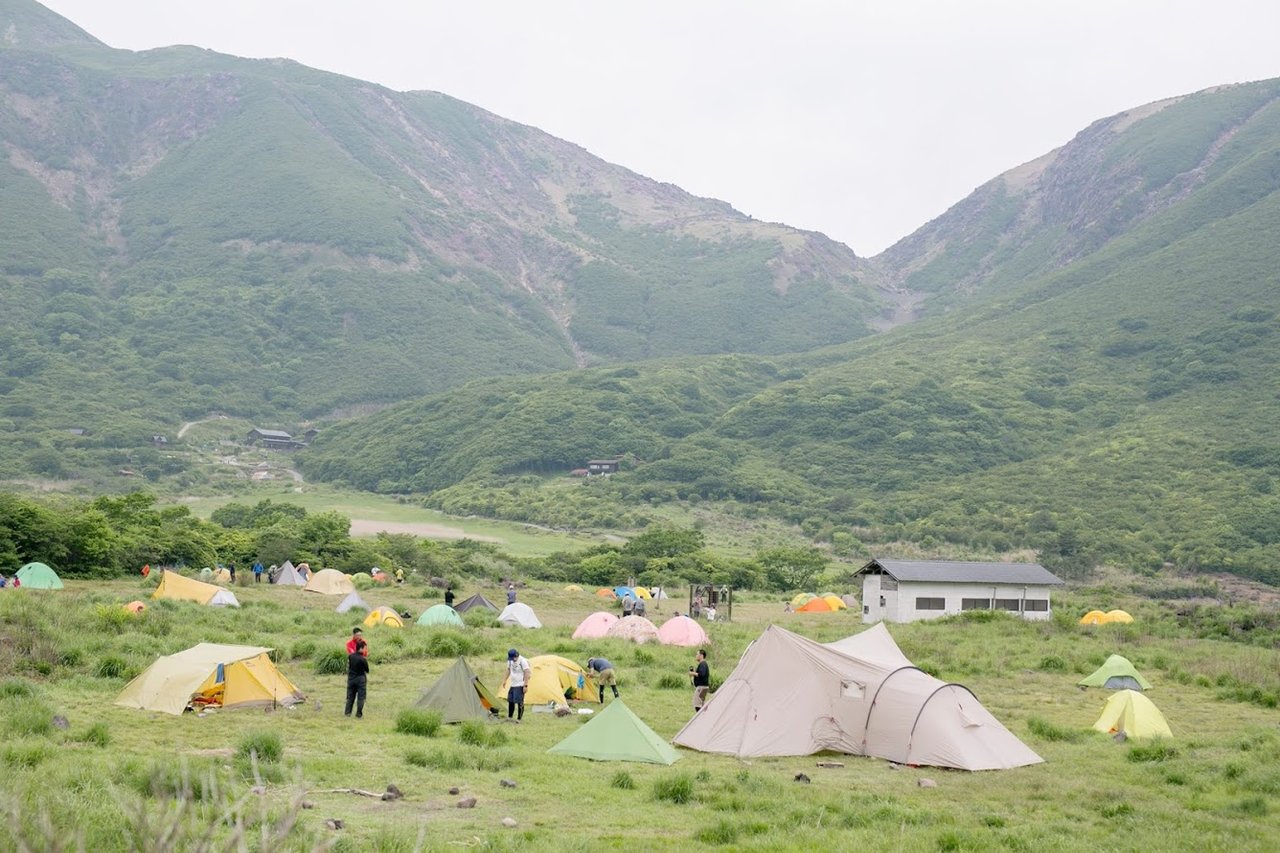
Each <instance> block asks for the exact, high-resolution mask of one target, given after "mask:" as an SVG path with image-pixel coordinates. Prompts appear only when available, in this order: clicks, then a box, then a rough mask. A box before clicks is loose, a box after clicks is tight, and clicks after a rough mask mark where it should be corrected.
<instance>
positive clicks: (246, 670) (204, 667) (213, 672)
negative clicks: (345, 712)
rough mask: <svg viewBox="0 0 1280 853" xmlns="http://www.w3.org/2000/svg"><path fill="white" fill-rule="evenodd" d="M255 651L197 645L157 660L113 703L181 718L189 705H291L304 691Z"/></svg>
mask: <svg viewBox="0 0 1280 853" xmlns="http://www.w3.org/2000/svg"><path fill="white" fill-rule="evenodd" d="M270 651H271V649H267V648H259V647H257V646H224V645H219V644H217V643H201V644H199V645H198V646H192V647H191V648H189V649H187V650H186V651H185V652H178V653H177V654H174V655H166V656H165V657H162V658H159V659H158V660H157V661H156V662H155V663H153V664H151V666H149V667H147V668H146V669H145V670H143V672H142V674H141V675H139V676H138V677H137V678H135V679H134V680H133V681H130V682H129V683H128V684H127V685H125V688H124V690H123V691H121V693H120V695H119V696H118V697H116V704H117V705H123V706H125V707H126V708H140V709H142V710H144V711H163V712H164V713H166V714H181V713H182V712H183V711H184V710H186V708H187V707H188V706H193V707H205V706H221V707H223V708H251V707H270V706H272V705H293V704H295V703H298V702H301V701H302V700H303V698H304V697H303V695H302V692H301V691H299V690H298V688H297V687H294V686H293V684H292V683H291V682H290V681H289V679H287V678H285V677H284V675H283V674H281V672H280V670H278V669H276V666H275V664H273V663H272V662H271V658H269V657H268V656H267V655H268V653H269V652H270Z"/></svg>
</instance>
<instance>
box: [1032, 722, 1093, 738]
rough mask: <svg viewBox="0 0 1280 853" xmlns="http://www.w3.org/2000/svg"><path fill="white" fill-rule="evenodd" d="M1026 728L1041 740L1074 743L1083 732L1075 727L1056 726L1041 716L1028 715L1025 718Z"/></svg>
mask: <svg viewBox="0 0 1280 853" xmlns="http://www.w3.org/2000/svg"><path fill="white" fill-rule="evenodd" d="M1027 728H1028V729H1030V730H1031V733H1032V734H1033V735H1035V736H1036V737H1038V738H1040V739H1041V740H1049V741H1058V742H1065V743H1074V742H1076V741H1078V740H1080V738H1081V736H1083V735H1084V732H1082V731H1078V730H1076V729H1067V728H1063V727H1062V726H1056V725H1054V724H1053V723H1051V722H1049V721H1048V720H1045V719H1043V718H1041V717H1030V718H1028V720H1027Z"/></svg>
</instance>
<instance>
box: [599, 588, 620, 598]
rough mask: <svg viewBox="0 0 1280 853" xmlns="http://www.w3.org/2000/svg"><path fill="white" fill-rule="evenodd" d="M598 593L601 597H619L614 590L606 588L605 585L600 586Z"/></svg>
mask: <svg viewBox="0 0 1280 853" xmlns="http://www.w3.org/2000/svg"><path fill="white" fill-rule="evenodd" d="M596 595H598V596H600V597H601V598H617V597H618V596H616V595H614V592H613V590H611V589H605V588H604V587H600V588H599V589H597V590H596Z"/></svg>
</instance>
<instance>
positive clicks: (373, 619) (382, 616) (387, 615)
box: [364, 607, 404, 628]
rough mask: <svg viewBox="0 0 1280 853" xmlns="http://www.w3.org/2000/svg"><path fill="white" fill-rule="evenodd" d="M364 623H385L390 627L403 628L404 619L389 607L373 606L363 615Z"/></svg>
mask: <svg viewBox="0 0 1280 853" xmlns="http://www.w3.org/2000/svg"><path fill="white" fill-rule="evenodd" d="M364 624H365V625H366V626H369V627H372V626H374V625H386V626H387V627H390V628H403V627H404V620H403V619H401V618H400V614H399V613H397V612H395V611H394V610H392V609H391V608H390V607H375V608H374V609H372V610H370V611H369V615H368V616H366V617H364Z"/></svg>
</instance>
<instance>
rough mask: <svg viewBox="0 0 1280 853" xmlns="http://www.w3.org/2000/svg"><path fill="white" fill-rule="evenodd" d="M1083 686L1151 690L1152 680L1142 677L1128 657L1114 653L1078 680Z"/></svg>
mask: <svg viewBox="0 0 1280 853" xmlns="http://www.w3.org/2000/svg"><path fill="white" fill-rule="evenodd" d="M1076 683H1077V684H1078V685H1079V686H1081V687H1105V688H1106V689H1108V690H1150V689H1151V682H1149V681H1147V680H1146V679H1145V678H1143V677H1142V674H1141V673H1139V672H1138V670H1137V669H1136V668H1134V665H1133V664H1132V663H1130V662H1129V659H1128V658H1126V657H1121V656H1120V655H1112V656H1111V657H1109V658H1107V662H1106V663H1104V664H1103V665H1102V666H1100V667H1098V668H1097V669H1096V670H1094V672H1093V674H1092V675H1088V676H1086V677H1084V678H1082V679H1081V680H1080V681H1078V682H1076Z"/></svg>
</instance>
